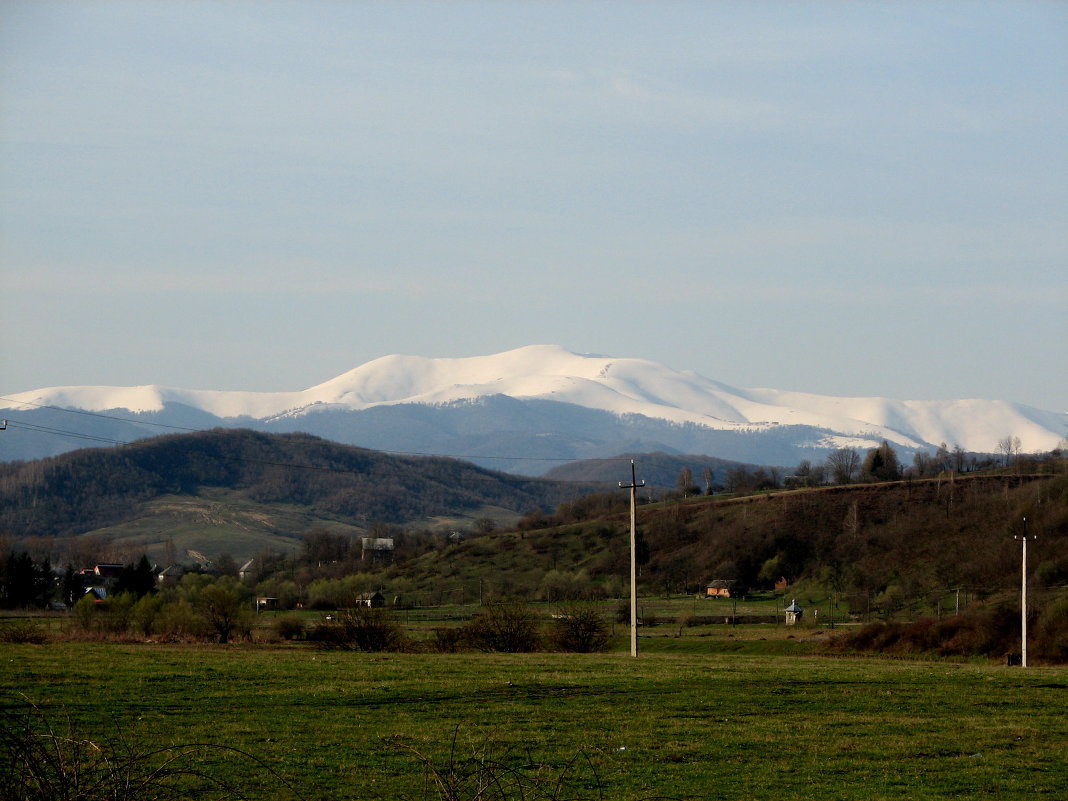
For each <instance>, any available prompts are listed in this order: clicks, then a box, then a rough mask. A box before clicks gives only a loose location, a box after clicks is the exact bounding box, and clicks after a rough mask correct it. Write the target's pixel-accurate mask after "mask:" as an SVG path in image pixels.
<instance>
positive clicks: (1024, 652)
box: [1013, 517, 1035, 667]
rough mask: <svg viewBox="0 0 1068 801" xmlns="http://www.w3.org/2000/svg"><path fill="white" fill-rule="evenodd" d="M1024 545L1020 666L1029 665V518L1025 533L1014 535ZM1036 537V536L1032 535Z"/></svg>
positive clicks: (1021, 586)
mask: <svg viewBox="0 0 1068 801" xmlns="http://www.w3.org/2000/svg"><path fill="white" fill-rule="evenodd" d="M1013 539H1014V540H1020V543H1021V544H1022V545H1023V554H1022V557H1023V559H1022V561H1023V570H1022V574H1021V578H1020V667H1027V518H1026V517H1025V518H1024V519H1023V534H1022V535H1019V536H1014V537H1013ZM1031 539H1035V537H1031Z"/></svg>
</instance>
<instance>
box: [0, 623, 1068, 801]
mask: <svg viewBox="0 0 1068 801" xmlns="http://www.w3.org/2000/svg"><path fill="white" fill-rule="evenodd" d="M672 642H673V641H672V639H671V638H670V637H663V638H647V639H643V649H644V653H643V654H642V656H640V657H639V658H638V659H637V660H633V659H631V658H630V657H629V656H627V655H624V654H622V653H618V652H616V653H609V654H601V655H565V654H529V655H516V656H511V655H508V656H506V655H492V654H453V655H430V654H390V655H371V654H358V653H333V652H323V651H318V650H314V649H312V648H310V647H308V646H306V645H289V646H268V645H254V646H231V647H223V646H199V647H195V646H169V645H160V644H153V645H118V644H106V643H101V644H87V643H52V644H49V645H45V646H35V645H4V646H3V650H2V651H0V690H2V693H3V698H4V701H5V704H7V705H9V706H10V705H11V704H17V703H19V702H20V699H22V698H26V699H29V700H31V701H33V702H35V703H37V704H38V705H39V706H40V707H41V708H42V711H43V713H44V714H45V715H46V716H48V717H49V718H50V719H52V720H54V721H62V722H63V725H64V726H66V725H68V720H69V725H70V726H71V727H72V728H73V729H74V730H75V731H77V732H79V733H80V734H81V736H85V737H91V738H94V739H96V740H101V741H103V740H107V739H116V738H121V739H122V740H124V741H126V742H127V743H136V744H144V745H146V746H149V745H159V744H174V743H180V742H208V743H214V744H218V745H223V746H227V747H234V748H238V749H241V750H242V751H245V752H248V753H250V754H253V755H255V756H256V757H257V758H258V759H260V760H262V761H263V762H264V763H266V764H267V765H269V766H270V767H271V768H273V770H275V771H277V773H278V774H279V775H280V776H281V777H284V779H285V781H286V782H288V783H289V784H290V785H291V786H292V788H293V790H295V792H293V791H291V790H289V789H287V788H286V787H285V786H284V785H282V784H281V783H280V782H279V781H278V780H276V779H275V778H273V777H270V776H268V775H267V774H266V773H265V772H264V771H262V770H261V769H260V768H258V767H256V766H254V765H252V764H251V763H248V762H244V761H242V760H237V761H236V762H233V761H230V760H227V759H225V758H224V755H223V754H221V753H220V754H219V755H217V756H212V755H211V754H210V753H209V755H208V756H207V759H208V761H209V762H217V764H208V765H205V767H206V769H208V770H217V771H230V772H231V773H236V774H237V775H239V776H242V778H243V779H245V780H247V781H248V782H249V783H251V784H260V783H261V782H262V783H263V784H264V786H263V787H257V788H256V789H255V791H254V792H253V793H252V797H256V798H261V799H279V801H280V800H281V799H292V798H305V799H316V801H318V799H400V798H415V799H422V798H438V796H437V795H435V794H433V793H427V792H424V789H423V773H422V763H421V761H420V759H419V758H418V757H417V756H416V755H415V754H414V753H413V751H411V750H410V749H416V750H417V751H419V752H421V753H423V754H425V755H426V756H427V757H428V758H430V759H432V760H433V761H434V762H435V763H436V764H438V765H444V764H445V763H447V761H448V760H449V754H450V748H451V745H452V742H453V739H454V737H455V741H456V752H455V754H456V755H458V756H467V755H469V754H470V753H471V752H472V751H473V750H477V749H479V748H483V747H485V748H486V749H487V750H488V753H489V754H490V755H491V756H492V757H495V758H496V757H500V758H501V759H503V760H505V761H506V762H507V761H508V760H514V763H515V764H520V763H521V762H523V761H525V760H527V759H528V758H530V757H533V758H534V759H536V760H538V761H540V762H544V763H547V764H549V765H550V766H552V769H551V771H550V772H551V773H552V774H553V775H555V776H557V777H561V776H562V777H563V778H564V779H565V780H566V781H565V784H564V791H562V792H560V793H559V794H558V795H557V796H555V797H559V798H572V799H573V798H605V799H620V800H623V801H625V800H627V799H647V798H654V797H658V798H676V799H683V798H686V799H691V798H693V799H696V798H702V799H704V798H710V797H713V796H715V797H718V798H724V799H802V798H803V799H806V801H810V800H811V799H894V800H895V801H901V800H902V799H951V798H952V799H961V798H1000V799H1018V798H1025V797H1027V798H1031V797H1039V798H1050V799H1060V798H1065V797H1068V760H1066V755H1068V712H1066V710H1068V668H1029V669H1027V670H1022V669H1019V668H1005V667H1001V666H995V665H991V664H989V663H984V664H975V663H942V662H923V661H892V660H878V659H854V658H843V659H831V658H826V657H822V658H821V657H811V656H796V655H788V656H770V655H768V654H764V655H759V656H755V655H746V654H741V653H734V654H731V653H724V652H723V647H724V646H725V644H726V643H728V640H727V635H724V636H722V637H716V638H708V640H707V648H706V652H704V653H702V652H700V650H701V648H702V645H701V643H700V641H699V640H698V641H696V644H695V641H694V640H692V639H691V640H683V641H676V642H686V643H687V647H686V649H685V652H680V651H673V650H672ZM768 650H769V651H772V650H774V649H773V648H769V649H768Z"/></svg>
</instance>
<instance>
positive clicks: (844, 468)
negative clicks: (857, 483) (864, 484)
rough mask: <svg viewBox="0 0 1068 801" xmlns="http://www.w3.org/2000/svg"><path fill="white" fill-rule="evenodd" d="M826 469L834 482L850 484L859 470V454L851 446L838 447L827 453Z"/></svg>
mask: <svg viewBox="0 0 1068 801" xmlns="http://www.w3.org/2000/svg"><path fill="white" fill-rule="evenodd" d="M827 469H828V470H829V471H830V473H831V481H833V482H834V483H835V484H852V483H853V481H854V480H856V477H857V475H858V473H859V472H860V455H859V454H858V453H857V452H856V451H855V450H853V449H852V448H839V449H838V450H836V451H832V452H831V453H830V455H828V457H827Z"/></svg>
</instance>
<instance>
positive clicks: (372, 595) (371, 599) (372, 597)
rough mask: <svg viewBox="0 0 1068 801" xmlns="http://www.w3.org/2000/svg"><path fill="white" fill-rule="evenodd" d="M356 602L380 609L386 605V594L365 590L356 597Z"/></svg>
mask: <svg viewBox="0 0 1068 801" xmlns="http://www.w3.org/2000/svg"><path fill="white" fill-rule="evenodd" d="M356 603H357V605H359V606H369V607H371V608H372V609H380V608H382V607H383V606H385V605H386V596H384V595H383V594H382V593H380V592H378V591H375V592H364V593H361V594H360V597H359V598H357V599H356Z"/></svg>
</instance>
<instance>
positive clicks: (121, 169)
mask: <svg viewBox="0 0 1068 801" xmlns="http://www.w3.org/2000/svg"><path fill="white" fill-rule="evenodd" d="M1066 44H1068V4H1064V3H1057V2H1026V1H1025V0H1023V1H1018V2H1011V3H982V2H974V3H964V2H924V3H909V2H895V3H889V2H887V3H866V2H853V3H844V2H843V3H838V2H796V3H795V2H791V3H786V2H781V3H780V2H767V3H749V2H726V1H724V2H665V3H637V2H613V3H595V2H571V3H563V2H533V1H532V2H496V3H491V2H478V3H468V2H460V1H459V0H455V1H453V2H441V3H406V2H390V3H385V2H383V3H371V2H349V3H341V2H279V3H270V2H256V3H253V2H214V3H209V2H177V0H175V2H155V3H153V2H139V3H123V2H92V1H91V0H90V1H88V2H49V0H45V1H44V2H22V1H21V0H7V2H5V3H3V4H2V5H0V70H2V72H0V265H2V271H3V275H2V278H3V289H2V292H0V337H2V340H3V342H2V344H3V347H2V348H0V393H3V392H7V393H10V392H16V391H22V390H27V389H33V388H37V387H43V386H50V385H61V384H117V385H129V384H148V383H155V384H167V385H171V386H181V387H190V388H213V389H247V390H283V389H301V388H304V387H307V386H311V385H313V384H316V383H319V382H321V381H324V380H327V379H329V378H331V377H333V376H335V375H337V374H339V373H341V372H344V371H345V370H348V369H351V368H352V367H355V366H357V365H359V364H361V363H363V362H365V361H368V360H370V359H374V358H377V357H379V356H383V355H387V354H391V353H407V354H416V355H423V356H472V355H483V354H488V353H495V352H498V351H502V350H507V349H510V348H514V347H519V346H521V345H527V344H540V343H551V344H559V345H562V346H564V347H566V348H569V349H571V350H574V351H577V352H590V353H602V354H609V355H614V356H621V357H627V356H630V357H640V358H648V359H653V360H656V361H659V362H663V363H665V364H668V365H670V366H672V367H676V368H679V369H686V370H694V371H696V372H699V373H701V374H703V375H705V376H708V377H710V378H714V379H718V380H720V381H723V382H725V383H728V384H732V385H735V386H742V387H746V386H767V387H775V388H778V389H792V390H800V391H807V392H817V393H825V394H832V395H881V396H889V397H895V398H916V399H936V398H937V399H945V398H960V397H985V398H1004V399H1008V400H1015V401H1021V402H1024V403H1029V404H1032V405H1035V406H1039V407H1042V408H1047V409H1056V410H1059V411H1064V410H1066V409H1068V369H1066V365H1068V269H1066V268H1068V103H1066V99H1068V55H1066V53H1068V46H1066Z"/></svg>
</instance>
